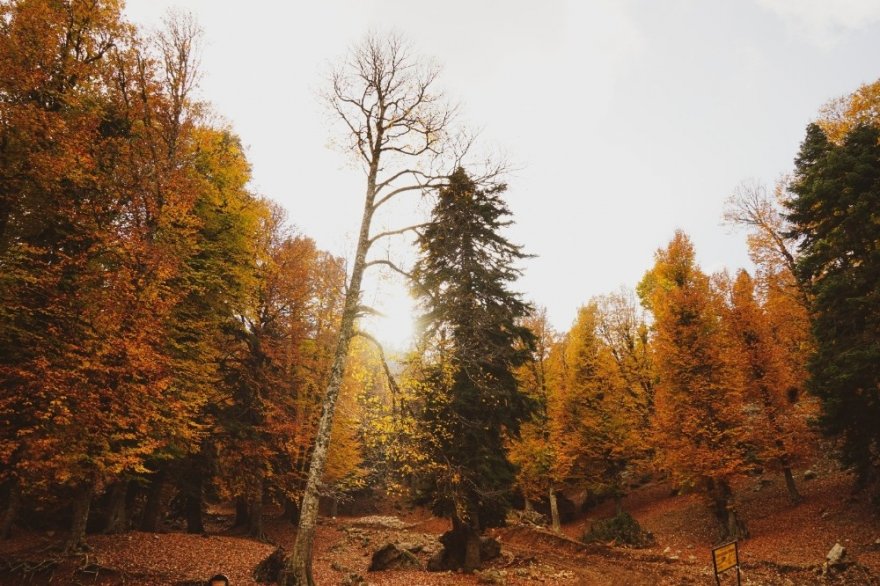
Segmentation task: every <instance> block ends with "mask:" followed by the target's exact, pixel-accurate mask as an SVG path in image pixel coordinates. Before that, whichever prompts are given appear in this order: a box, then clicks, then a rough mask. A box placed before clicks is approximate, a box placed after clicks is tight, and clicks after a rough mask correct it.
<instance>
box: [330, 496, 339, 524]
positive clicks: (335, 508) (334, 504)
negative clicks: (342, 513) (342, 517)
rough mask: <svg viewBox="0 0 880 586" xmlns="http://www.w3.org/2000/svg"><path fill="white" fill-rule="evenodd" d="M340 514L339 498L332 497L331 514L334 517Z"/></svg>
mask: <svg viewBox="0 0 880 586" xmlns="http://www.w3.org/2000/svg"><path fill="white" fill-rule="evenodd" d="M338 514H339V499H338V498H336V497H335V496H334V497H331V498H330V516H331V517H333V518H334V519H335V518H336V516H337V515H338Z"/></svg>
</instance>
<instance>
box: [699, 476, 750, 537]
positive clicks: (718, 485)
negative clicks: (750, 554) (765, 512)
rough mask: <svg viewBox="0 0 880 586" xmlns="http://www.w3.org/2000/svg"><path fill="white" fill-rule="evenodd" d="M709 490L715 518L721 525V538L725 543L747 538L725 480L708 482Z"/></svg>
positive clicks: (731, 492) (744, 527)
mask: <svg viewBox="0 0 880 586" xmlns="http://www.w3.org/2000/svg"><path fill="white" fill-rule="evenodd" d="M709 489H710V493H711V494H712V498H713V500H714V506H715V516H716V517H717V518H718V521H719V523H720V524H721V529H722V536H721V538H722V539H723V540H725V541H727V540H733V539H745V538H746V537H748V536H749V530H748V528H747V527H746V524H745V522H744V521H743V520H742V519H740V518H739V515H738V513H737V511H736V505H735V503H734V499H733V491H732V490H731V489H730V484H728V483H727V481H726V480H714V481H713V480H710V481H709Z"/></svg>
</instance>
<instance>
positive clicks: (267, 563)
mask: <svg viewBox="0 0 880 586" xmlns="http://www.w3.org/2000/svg"><path fill="white" fill-rule="evenodd" d="M284 558H285V554H284V549H283V548H280V547H277V548H275V551H273V552H272V553H271V554H270V555H269V557H267V558H266V559H264V560H263V561H261V562H260V563H259V564H257V567H256V568H254V571H253V573H252V574H251V576H252V577H253V579H254V580H256V581H257V582H259V583H261V584H262V583H270V582H277V581H278V579H279V577H280V576H281V570H283V569H284Z"/></svg>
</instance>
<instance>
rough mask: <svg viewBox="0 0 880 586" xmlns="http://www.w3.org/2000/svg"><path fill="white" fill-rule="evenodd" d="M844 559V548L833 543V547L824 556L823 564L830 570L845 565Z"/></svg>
mask: <svg viewBox="0 0 880 586" xmlns="http://www.w3.org/2000/svg"><path fill="white" fill-rule="evenodd" d="M844 558H846V548H845V547H843V546H842V545H840V544H839V543H835V544H834V547H832V548H831V550H830V551H829V552H828V553H827V554H826V555H825V563H826V564H828V567H831V568H834V567H843V566H845V565H846V562H845V561H844Z"/></svg>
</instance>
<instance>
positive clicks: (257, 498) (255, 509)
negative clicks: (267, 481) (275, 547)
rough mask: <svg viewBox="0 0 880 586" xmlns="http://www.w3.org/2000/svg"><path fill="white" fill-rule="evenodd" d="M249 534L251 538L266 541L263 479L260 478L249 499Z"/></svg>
mask: <svg viewBox="0 0 880 586" xmlns="http://www.w3.org/2000/svg"><path fill="white" fill-rule="evenodd" d="M247 533H248V535H249V536H250V537H253V538H255V539H260V540H264V539H266V534H265V532H264V531H263V479H262V478H260V479H259V480H258V481H257V482H256V483H255V486H254V489H253V492H252V493H251V495H250V498H249V499H248V525H247Z"/></svg>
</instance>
